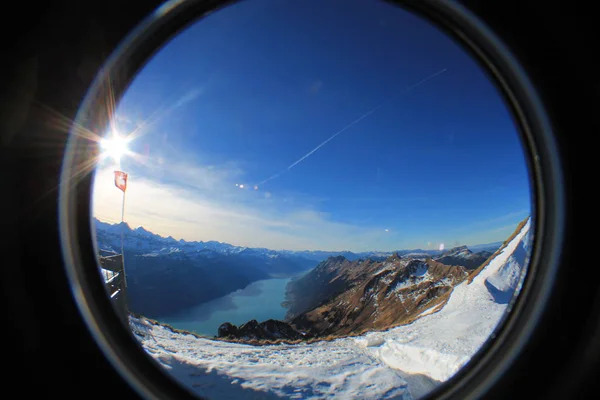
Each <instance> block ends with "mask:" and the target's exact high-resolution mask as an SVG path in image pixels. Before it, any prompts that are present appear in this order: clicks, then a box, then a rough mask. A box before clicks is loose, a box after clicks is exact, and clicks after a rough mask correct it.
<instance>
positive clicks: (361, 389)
mask: <svg viewBox="0 0 600 400" xmlns="http://www.w3.org/2000/svg"><path fill="white" fill-rule="evenodd" d="M529 225H530V222H529V221H528V222H527V224H525V226H524V227H523V228H522V229H521V231H520V232H519V233H518V234H517V235H516V236H515V237H514V239H513V240H511V242H510V243H508V245H507V246H506V247H505V248H504V249H503V250H502V251H501V252H500V253H499V254H498V255H497V256H496V257H495V258H494V259H493V260H492V261H491V262H490V263H489V264H488V265H487V266H486V267H485V268H484V269H483V270H482V271H481V272H480V273H479V274H478V275H477V276H476V277H475V279H473V281H472V282H471V283H470V284H469V283H468V282H467V281H465V282H463V283H461V284H460V285H458V286H456V287H455V288H454V291H453V292H452V294H451V296H450V298H449V300H448V302H447V303H446V305H445V306H443V307H440V308H438V309H437V310H439V311H437V310H433V311H437V312H432V310H428V312H427V313H424V314H423V316H422V317H421V318H420V319H418V320H416V321H415V322H413V323H412V324H410V325H405V326H400V327H398V328H394V329H391V330H389V331H386V332H373V333H369V334H366V335H364V336H360V337H356V338H344V339H337V340H333V341H329V342H325V341H323V342H317V343H312V344H299V345H285V344H280V345H269V346H251V345H245V344H234V343H226V342H220V341H215V340H210V339H205V338H198V337H196V336H193V335H191V334H182V333H175V332H173V331H171V330H170V329H168V328H166V327H164V326H161V325H154V324H152V323H151V322H150V321H148V320H146V319H144V318H142V319H137V318H132V319H131V326H132V329H133V331H134V333H135V334H136V336H137V337H138V339H139V340H140V341H141V343H142V345H143V347H144V348H145V349H146V351H147V353H148V354H150V355H151V356H152V357H153V358H154V359H155V360H156V361H157V362H159V363H160V364H161V365H162V366H163V367H164V368H165V369H166V370H168V371H169V372H170V373H171V374H173V376H174V377H175V378H176V379H177V380H179V381H180V382H181V383H182V384H183V385H185V386H186V387H188V388H189V389H190V390H191V391H193V392H195V393H197V394H198V395H200V396H203V397H206V398H212V399H239V398H244V399H253V398H261V399H270V398H280V397H286V398H303V399H304V398H307V399H310V398H319V399H322V398H332V397H337V398H360V399H379V398H388V399H389V398H394V399H411V398H418V397H421V396H422V395H424V394H425V393H426V392H427V391H429V390H431V389H432V387H433V386H434V385H435V384H436V383H437V382H438V381H444V380H446V379H448V378H450V377H451V376H452V375H453V374H454V373H456V371H458V369H459V368H460V367H462V366H463V365H464V363H466V362H467V361H468V360H469V359H470V358H471V356H472V355H473V354H474V353H475V352H476V351H477V350H478V349H479V348H480V347H481V345H482V344H483V343H484V342H485V340H486V339H487V338H488V337H489V335H490V334H491V333H492V331H493V330H494V328H495V327H496V325H497V324H498V321H499V320H500V318H501V316H502V314H503V312H504V311H505V310H506V305H507V304H506V298H507V296H510V294H512V291H514V289H515V287H516V283H517V282H518V279H519V277H520V274H521V271H522V269H523V267H524V266H526V264H527V261H528V249H529V240H530V235H529Z"/></svg>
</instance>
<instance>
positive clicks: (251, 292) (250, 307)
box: [160, 278, 291, 336]
mask: <svg viewBox="0 0 600 400" xmlns="http://www.w3.org/2000/svg"><path fill="white" fill-rule="evenodd" d="M290 279H291V278H283V279H265V280H261V281H256V282H253V283H251V284H250V285H248V286H246V287H245V288H244V289H241V290H238V291H235V292H233V293H229V294H228V295H226V296H223V297H220V298H218V299H215V300H212V301H210V302H207V303H202V304H200V305H198V306H196V307H192V308H190V309H187V310H185V311H183V312H181V313H179V314H177V315H173V316H170V317H163V318H160V322H163V323H166V324H169V325H171V326H172V327H173V328H177V329H183V330H186V331H189V332H195V333H197V334H199V335H206V336H216V335H217V330H218V328H219V325H221V324H222V323H224V322H231V323H232V324H234V325H238V326H239V325H240V324H243V323H245V322H248V321H249V320H252V319H255V320H257V321H258V322H262V321H265V320H267V319H279V320H282V319H283V318H284V317H285V313H286V311H287V310H286V309H285V308H283V307H282V306H281V303H282V302H283V301H284V300H285V287H286V285H287V283H288V282H289V281H290Z"/></svg>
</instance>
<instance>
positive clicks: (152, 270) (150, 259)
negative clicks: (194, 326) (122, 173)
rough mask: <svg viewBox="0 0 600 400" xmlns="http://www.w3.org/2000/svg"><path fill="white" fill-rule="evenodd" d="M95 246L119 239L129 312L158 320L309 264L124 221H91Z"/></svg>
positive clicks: (113, 244) (110, 245)
mask: <svg viewBox="0 0 600 400" xmlns="http://www.w3.org/2000/svg"><path fill="white" fill-rule="evenodd" d="M95 223H96V239H97V244H98V247H99V249H100V250H103V251H104V252H111V251H113V252H117V253H120V250H121V235H123V239H124V257H125V272H126V277H127V296H128V303H129V307H130V309H131V311H134V312H136V313H138V314H141V315H144V316H147V317H151V318H158V317H163V316H168V315H172V314H175V313H178V312H181V311H183V310H185V309H186V308H189V307H193V306H195V305H198V304H200V303H204V302H207V301H210V300H213V299H215V298H218V297H222V296H225V295H226V294H228V293H231V292H233V291H236V290H238V289H243V288H244V287H246V286H247V285H249V284H250V283H252V282H255V281H257V280H261V279H268V278H271V277H279V276H294V275H297V274H298V273H300V272H302V271H306V270H308V269H310V268H312V267H314V266H315V264H316V262H315V261H312V260H308V259H306V258H303V257H298V256H294V255H293V254H290V255H282V254H279V253H277V252H273V251H271V250H268V249H248V248H245V247H237V246H232V245H230V244H227V243H219V242H214V241H211V242H186V241H183V240H180V241H177V240H175V239H174V238H172V237H167V238H165V237H162V236H159V235H156V234H154V233H152V232H150V231H148V230H146V229H144V228H142V227H139V228H136V229H131V227H130V226H129V225H127V224H126V223H123V224H107V223H104V222H101V221H98V220H96V221H95Z"/></svg>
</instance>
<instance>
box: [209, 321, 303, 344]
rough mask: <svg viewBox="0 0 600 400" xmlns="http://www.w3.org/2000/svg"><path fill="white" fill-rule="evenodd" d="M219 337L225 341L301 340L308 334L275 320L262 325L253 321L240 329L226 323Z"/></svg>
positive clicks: (220, 328)
mask: <svg viewBox="0 0 600 400" xmlns="http://www.w3.org/2000/svg"><path fill="white" fill-rule="evenodd" d="M217 336H218V337H219V338H225V339H242V340H300V339H305V338H307V335H306V334H304V333H302V332H298V331H297V330H296V329H294V328H293V327H292V326H290V324H288V323H286V322H283V321H278V320H274V319H269V320H266V321H264V322H261V323H258V321H257V320H255V319H253V320H251V321H248V322H246V323H245V324H242V325H240V326H239V327H237V326H235V325H233V324H231V323H229V322H225V323H224V324H222V325H221V326H219V330H218V335H217Z"/></svg>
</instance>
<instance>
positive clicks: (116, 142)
mask: <svg viewBox="0 0 600 400" xmlns="http://www.w3.org/2000/svg"><path fill="white" fill-rule="evenodd" d="M129 140H130V139H129V138H127V137H125V136H122V135H120V134H119V133H117V132H113V133H112V134H109V135H108V136H107V137H106V138H104V139H102V140H101V141H100V147H101V148H102V151H103V154H104V155H105V156H107V157H111V158H113V159H114V160H115V161H116V162H120V161H121V157H123V156H124V155H126V154H128V153H129V147H128V144H129Z"/></svg>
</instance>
